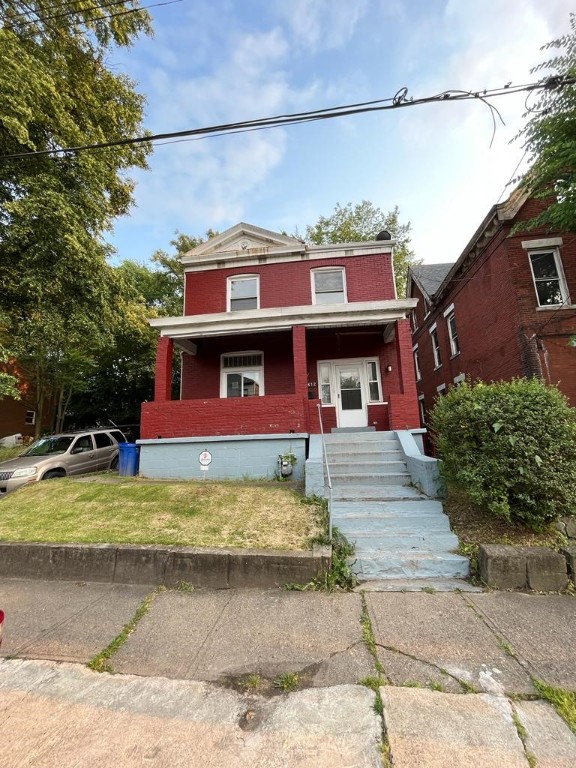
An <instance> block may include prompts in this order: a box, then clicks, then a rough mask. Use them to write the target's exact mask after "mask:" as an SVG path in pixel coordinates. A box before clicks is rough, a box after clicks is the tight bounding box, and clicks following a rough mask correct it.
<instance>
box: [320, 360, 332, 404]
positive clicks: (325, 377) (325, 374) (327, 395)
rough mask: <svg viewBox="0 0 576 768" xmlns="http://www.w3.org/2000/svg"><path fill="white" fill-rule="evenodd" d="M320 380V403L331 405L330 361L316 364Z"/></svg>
mask: <svg viewBox="0 0 576 768" xmlns="http://www.w3.org/2000/svg"><path fill="white" fill-rule="evenodd" d="M318 374H319V375H318V379H319V380H320V398H321V399H322V405H332V385H331V383H330V363H320V365H319V366H318Z"/></svg>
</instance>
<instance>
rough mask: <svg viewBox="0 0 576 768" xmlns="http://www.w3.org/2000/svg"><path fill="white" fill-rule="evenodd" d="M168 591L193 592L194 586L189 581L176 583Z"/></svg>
mask: <svg viewBox="0 0 576 768" xmlns="http://www.w3.org/2000/svg"><path fill="white" fill-rule="evenodd" d="M170 589H172V590H174V591H175V592H194V586H193V585H192V584H190V582H189V581H177V582H176V584H174V586H173V587H170Z"/></svg>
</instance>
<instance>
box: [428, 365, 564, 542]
mask: <svg viewBox="0 0 576 768" xmlns="http://www.w3.org/2000/svg"><path fill="white" fill-rule="evenodd" d="M430 422H431V427H432V432H433V435H434V437H435V443H436V447H437V450H438V453H439V455H440V457H441V459H442V468H443V472H444V475H445V476H446V478H447V479H448V480H451V481H452V482H454V483H456V484H457V485H459V486H461V487H462V488H463V489H464V490H466V491H467V492H468V494H469V496H470V498H471V499H472V500H473V501H475V502H476V503H478V504H480V505H482V506H485V507H486V508H487V509H489V510H490V511H491V512H492V513H494V514H495V515H499V516H500V517H503V518H504V519H506V520H509V521H522V522H524V523H526V524H527V525H529V526H531V527H533V528H535V529H538V528H541V527H542V526H544V525H546V524H547V523H549V522H551V521H552V520H554V519H555V518H557V517H558V516H559V515H561V514H571V513H572V512H573V511H574V509H575V506H576V411H575V410H574V409H573V408H570V407H569V406H568V403H567V400H566V398H565V397H564V395H562V394H561V393H560V392H559V391H558V390H557V389H556V388H555V387H549V386H546V385H544V384H542V382H540V381H539V380H537V379H517V380H514V381H501V382H497V383H494V384H484V383H483V382H478V383H476V384H470V383H467V382H463V383H462V384H459V385H458V386H457V387H452V388H451V389H450V390H449V391H448V393H447V394H446V396H445V397H440V398H438V399H437V400H436V403H435V405H434V408H433V409H432V412H431V417H430Z"/></svg>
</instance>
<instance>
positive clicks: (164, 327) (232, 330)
mask: <svg viewBox="0 0 576 768" xmlns="http://www.w3.org/2000/svg"><path fill="white" fill-rule="evenodd" d="M417 303H418V300H417V299H394V300H389V301H358V302H352V303H350V304H322V305H305V306H300V307H273V308H266V309H248V310H242V311H238V312H215V313H213V314H209V315H186V316H184V317H158V318H153V319H151V320H149V323H150V325H151V326H152V327H153V328H158V330H159V331H160V335H161V336H168V337H170V338H173V339H188V338H206V337H209V336H229V335H230V334H243V333H258V332H260V333H262V332H266V331H283V330H289V329H290V328H292V327H293V326H295V325H303V326H305V327H306V328H338V327H350V326H365V325H383V324H384V325H385V324H388V323H393V322H395V321H396V320H403V319H405V318H406V317H407V316H408V314H409V313H410V310H412V309H413V308H414V307H415V306H416V304H417Z"/></svg>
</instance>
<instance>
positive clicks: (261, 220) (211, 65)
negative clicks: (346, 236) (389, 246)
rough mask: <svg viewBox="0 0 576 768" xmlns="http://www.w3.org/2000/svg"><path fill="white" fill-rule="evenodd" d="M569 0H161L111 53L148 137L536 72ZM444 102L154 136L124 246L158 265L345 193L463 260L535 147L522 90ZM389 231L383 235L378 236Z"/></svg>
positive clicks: (436, 257)
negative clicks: (162, 254)
mask: <svg viewBox="0 0 576 768" xmlns="http://www.w3.org/2000/svg"><path fill="white" fill-rule="evenodd" d="M572 10H573V4H572V3H571V2H570V1H569V0H183V2H180V3H177V4H174V5H169V6H164V7H160V8H155V9H153V10H152V13H153V15H154V28H155V36H154V38H152V39H143V40H140V41H138V43H137V44H136V45H135V46H134V47H133V48H131V49H129V50H122V51H118V52H115V53H114V55H113V56H112V57H111V59H110V61H109V62H108V64H109V65H110V66H111V67H112V68H113V69H114V70H115V71H117V72H124V73H126V74H128V75H129V76H130V77H132V78H133V79H135V80H136V81H137V83H138V89H139V90H140V92H142V93H144V94H145V95H146V98H147V102H148V103H147V110H146V120H145V124H146V127H147V128H148V129H150V130H151V131H152V132H154V133H156V132H158V133H160V132H168V131H181V130H186V129H190V128H200V127H205V126H208V125H214V124H220V123H226V122H236V121H240V120H246V119H251V118H259V117H267V116H270V115H276V114H281V113H288V112H301V111H305V110H311V109H319V108H324V107H330V106H337V105H341V104H348V103H353V102H361V101H368V100H372V99H380V98H388V97H391V96H393V95H394V94H395V93H396V92H397V91H398V89H400V88H401V87H403V86H406V87H407V88H408V91H409V95H410V96H413V97H414V98H420V97H424V96H430V95H432V94H434V93H438V92H440V91H443V90H446V89H453V88H461V89H464V90H478V89H483V88H495V87H501V86H503V85H505V84H506V83H508V82H510V81H512V82H513V83H514V84H519V83H527V82H531V81H532V80H534V79H535V76H534V75H531V74H530V68H531V67H532V66H534V65H535V64H537V63H539V62H540V61H542V59H543V58H544V57H545V54H544V53H542V52H541V51H540V50H539V49H540V46H541V45H543V44H544V43H546V42H548V41H549V40H551V39H554V38H556V37H559V36H560V35H562V34H564V33H566V32H567V31H568V29H569V13H570V11H572ZM494 104H495V106H497V107H498V109H499V110H500V112H501V114H502V117H503V119H504V121H505V123H506V125H505V126H501V125H500V126H499V127H498V129H497V132H496V136H495V138H494V141H493V143H492V146H491V147H490V142H491V139H492V118H491V116H490V112H489V110H488V108H487V107H485V106H484V105H482V104H481V103H478V102H467V103H460V104H450V103H441V104H432V105H424V106H417V107H410V108H407V109H402V110H397V111H389V112H381V113H376V114H372V115H359V116H354V117H345V118H339V119H334V120H327V121H321V122H317V123H312V124H308V125H301V126H291V127H288V128H275V129H272V130H268V131H257V132H252V133H244V134H239V135H233V136H223V137H215V138H208V139H205V140H202V141H186V142H180V143H169V144H166V145H164V146H161V145H156V149H155V152H154V154H153V155H152V157H151V158H150V169H149V170H148V171H146V172H137V173H135V174H133V177H134V178H135V180H136V182H137V186H136V191H135V199H136V206H135V207H134V208H133V209H132V213H131V215H130V216H129V217H125V218H124V219H121V220H119V221H118V223H117V225H116V229H115V232H114V234H113V236H111V238H110V239H111V242H112V244H113V245H114V246H115V248H116V249H117V257H116V259H117V260H118V259H134V260H136V261H140V262H146V261H147V260H148V259H149V257H150V255H151V254H152V253H153V252H154V250H156V249H157V248H163V249H165V250H169V242H170V240H171V239H172V237H173V236H174V233H175V231H176V230H179V231H181V232H185V233H187V234H190V235H200V234H203V233H204V232H205V231H206V230H207V229H208V228H213V229H217V230H220V231H222V230H224V229H226V228H228V227H230V226H233V225H234V224H236V223H237V222H239V221H246V222H250V223H252V224H256V225H257V226H260V227H265V228H267V229H272V230H275V231H280V230H285V231H287V232H289V233H292V232H294V231H296V230H298V231H299V232H300V233H304V231H305V228H306V225H307V224H313V223H314V222H315V221H316V220H317V218H318V217H319V216H320V215H329V214H330V213H331V212H332V211H333V209H334V206H335V205H336V203H342V204H344V203H347V202H353V203H357V202H360V201H361V200H363V199H367V200H371V201H372V202H373V203H374V204H375V205H377V206H379V207H380V208H382V209H383V210H384V211H388V210H390V209H392V208H394V206H395V205H398V206H399V208H400V216H401V220H402V222H407V221H410V222H411V224H412V247H413V249H414V251H415V252H416V255H417V256H418V257H419V258H422V259H424V261H425V262H428V263H434V262H441V261H453V260H455V259H456V258H458V256H459V255H460V253H461V251H462V249H463V248H464V246H465V245H466V243H467V242H468V240H469V239H470V238H471V237H472V235H473V234H474V231H475V230H476V228H477V227H478V226H479V224H480V223H481V221H482V219H483V218H484V216H485V215H486V213H487V212H488V210H489V208H490V206H491V205H493V204H494V203H496V202H497V201H498V200H499V199H500V198H503V197H505V196H506V194H507V193H508V191H509V190H508V191H507V192H504V190H505V187H506V184H507V182H508V181H509V179H510V178H511V176H512V175H513V173H514V169H515V168H516V166H517V164H518V162H519V161H520V160H521V158H522V156H523V150H522V149H521V145H520V143H518V142H516V143H512V144H511V143H510V141H511V139H512V137H513V136H514V135H515V134H516V133H517V131H518V129H519V128H520V127H521V125H522V124H523V122H524V120H523V117H522V114H523V112H524V109H525V107H524V104H525V95H520V96H506V97H502V98H500V99H498V100H496V101H494ZM375 234H376V233H375Z"/></svg>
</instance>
